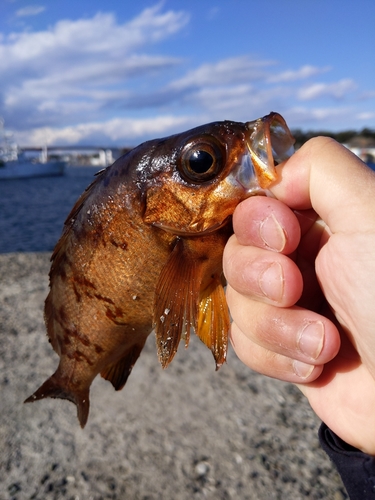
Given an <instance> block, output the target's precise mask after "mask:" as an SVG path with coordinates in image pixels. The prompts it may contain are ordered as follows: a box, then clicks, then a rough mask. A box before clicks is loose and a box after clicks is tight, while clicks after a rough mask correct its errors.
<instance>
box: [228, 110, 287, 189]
mask: <svg viewBox="0 0 375 500" xmlns="http://www.w3.org/2000/svg"><path fill="white" fill-rule="evenodd" d="M245 127H246V132H245V142H246V146H247V148H246V150H245V152H244V154H243V156H242V158H241V161H240V163H239V164H238V166H237V167H236V168H235V169H234V171H233V172H232V177H233V178H234V180H235V181H236V182H237V183H238V184H240V185H241V186H242V188H243V189H244V190H245V191H246V194H247V196H250V195H253V194H258V193H259V194H262V193H263V194H264V190H265V189H267V188H268V187H269V186H270V184H272V183H273V182H274V181H275V180H276V179H277V172H276V169H275V166H277V165H279V163H281V162H283V161H285V160H287V159H288V158H290V157H291V156H292V154H293V153H294V142H295V139H294V137H293V136H292V134H291V132H290V130H289V128H288V126H287V124H286V122H285V120H284V118H283V117H282V116H281V115H279V113H274V112H271V113H270V114H268V115H266V116H264V117H263V118H259V119H258V120H254V121H251V122H246V123H245Z"/></svg>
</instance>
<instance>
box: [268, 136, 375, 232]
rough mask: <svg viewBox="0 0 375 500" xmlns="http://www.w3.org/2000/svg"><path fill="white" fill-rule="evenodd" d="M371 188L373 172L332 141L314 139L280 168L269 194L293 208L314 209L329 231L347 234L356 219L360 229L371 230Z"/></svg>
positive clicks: (374, 222) (355, 225)
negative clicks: (277, 177) (359, 223)
mask: <svg viewBox="0 0 375 500" xmlns="http://www.w3.org/2000/svg"><path fill="white" fill-rule="evenodd" d="M374 188H375V172H373V171H372V170H371V169H369V168H368V167H367V166H366V165H365V164H364V163H363V162H362V161H361V160H360V159H359V158H358V157H356V156H355V155H354V154H353V153H351V152H350V151H349V150H348V149H347V148H345V147H344V146H342V145H340V144H339V143H337V142H336V141H334V140H333V139H330V138H328V137H317V138H314V139H311V140H310V141H308V142H306V143H305V144H304V145H303V146H302V147H301V149H299V150H298V151H297V152H296V153H295V154H294V155H293V156H292V157H291V158H290V159H289V160H287V161H286V162H285V163H283V164H282V165H280V168H279V181H278V182H277V183H276V184H275V185H274V186H272V188H271V191H272V193H273V194H274V195H275V196H276V198H277V199H279V200H281V201H283V202H284V203H286V204H287V205H288V206H289V207H291V208H293V209H297V210H301V209H302V210H304V209H308V208H313V209H314V210H315V211H316V212H317V213H318V214H319V216H320V217H321V218H322V219H323V221H324V222H325V223H326V224H328V226H329V228H330V230H331V231H332V232H340V231H344V232H350V231H356V230H357V229H358V220H361V230H363V231H366V230H373V229H374V226H375V217H368V211H369V206H373V197H374V194H373V193H374ZM348 200H350V203H348ZM372 210H373V209H372Z"/></svg>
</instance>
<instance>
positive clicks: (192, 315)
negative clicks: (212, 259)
mask: <svg viewBox="0 0 375 500" xmlns="http://www.w3.org/2000/svg"><path fill="white" fill-rule="evenodd" d="M198 274H199V272H198V265H197V262H196V259H194V258H193V257H192V255H191V254H190V253H189V251H188V250H186V249H185V248H184V241H183V240H182V239H179V240H177V243H176V246H175V247H174V249H173V251H172V253H171V254H170V256H169V259H168V261H167V263H166V265H165V266H164V268H163V269H162V272H161V274H160V276H159V280H158V283H157V286H156V295H155V306H154V318H153V322H154V325H155V333H156V344H157V349H158V357H159V361H160V363H161V365H162V367H163V368H166V367H167V366H168V365H169V363H170V362H171V361H172V359H173V357H174V355H175V354H176V352H177V348H178V344H179V342H180V340H181V338H184V339H185V347H187V346H188V344H189V338H190V329H191V328H194V329H195V327H196V323H197V313H198V297H199V286H200V280H199V276H198Z"/></svg>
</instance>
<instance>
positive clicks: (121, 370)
mask: <svg viewBox="0 0 375 500" xmlns="http://www.w3.org/2000/svg"><path fill="white" fill-rule="evenodd" d="M144 345H145V341H143V342H139V343H138V344H136V345H135V346H133V347H132V348H131V349H130V350H129V351H127V353H126V354H125V355H124V356H123V357H122V358H121V359H120V360H119V361H116V362H115V363H112V364H110V365H108V366H107V367H106V368H105V369H104V370H102V371H101V373H100V375H101V376H102V377H103V378H104V379H105V380H108V381H109V382H111V384H112V385H113V387H114V388H115V389H116V391H120V390H121V389H122V388H123V387H124V385H125V384H126V381H127V380H128V377H129V375H130V373H131V371H132V369H133V366H134V365H135V362H136V361H137V359H138V358H139V355H140V354H141V352H142V349H143V347H144Z"/></svg>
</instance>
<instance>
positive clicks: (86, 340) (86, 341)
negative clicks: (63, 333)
mask: <svg viewBox="0 0 375 500" xmlns="http://www.w3.org/2000/svg"><path fill="white" fill-rule="evenodd" d="M68 331H69V335H70V336H71V337H74V338H75V339H77V340H78V341H79V342H81V344H83V345H84V346H86V347H87V346H89V345H91V342H90V339H89V338H88V336H87V335H85V334H84V333H80V332H79V331H78V330H77V329H76V328H75V329H71V330H68Z"/></svg>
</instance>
